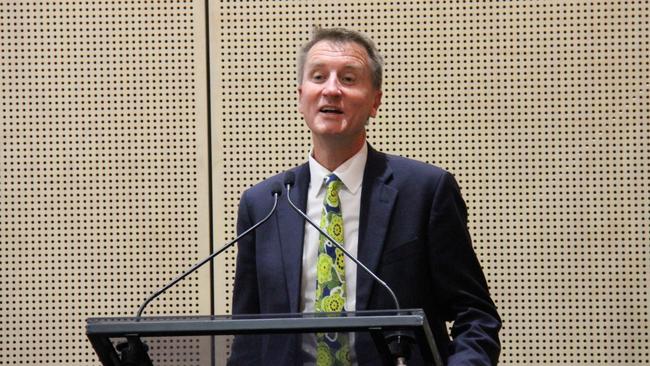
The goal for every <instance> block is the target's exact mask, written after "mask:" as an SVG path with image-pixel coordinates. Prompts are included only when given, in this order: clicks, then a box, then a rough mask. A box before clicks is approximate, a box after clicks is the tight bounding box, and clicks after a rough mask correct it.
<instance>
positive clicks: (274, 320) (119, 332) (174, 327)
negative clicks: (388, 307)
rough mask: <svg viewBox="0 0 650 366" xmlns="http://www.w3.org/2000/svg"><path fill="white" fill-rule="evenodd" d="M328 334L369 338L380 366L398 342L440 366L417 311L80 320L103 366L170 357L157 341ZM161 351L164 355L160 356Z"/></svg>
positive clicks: (141, 364)
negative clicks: (151, 344) (157, 344)
mask: <svg viewBox="0 0 650 366" xmlns="http://www.w3.org/2000/svg"><path fill="white" fill-rule="evenodd" d="M330 332H351V334H355V335H357V336H358V339H360V338H361V337H367V336H369V337H370V338H371V339H372V342H369V344H370V346H371V347H375V348H374V349H372V350H371V351H372V352H376V353H377V354H379V355H380V358H381V359H382V361H383V363H384V364H385V365H394V364H395V361H394V360H393V353H394V352H395V349H394V347H395V344H396V342H397V341H399V342H400V344H404V343H407V342H408V343H410V347H409V348H410V353H411V354H413V356H414V357H416V358H418V359H422V360H424V361H425V363H426V364H430V365H436V366H442V361H441V359H440V355H439V353H438V350H437V348H436V343H435V342H434V340H433V336H432V333H431V329H430V328H429V324H428V323H427V319H426V316H425V314H424V312H423V311H422V310H421V309H408V310H399V311H384V310H377V311H375V310H373V311H357V312H347V313H337V314H328V313H300V314H267V315H251V316H172V317H139V318H129V317H125V318H89V319H88V320H87V321H86V335H87V336H88V338H89V339H90V342H91V343H92V345H93V348H94V349H95V352H96V353H97V356H98V357H99V360H100V361H101V363H102V365H104V366H150V365H152V366H158V363H157V359H158V358H161V357H162V358H169V357H172V358H173V354H171V353H173V352H174V351H175V349H176V348H165V349H164V351H161V350H155V349H151V347H149V344H150V343H155V342H156V340H157V339H160V338H164V339H169V338H172V339H178V340H180V339H183V338H184V337H185V338H188V337H189V338H191V337H195V338H196V337H197V336H204V338H206V337H207V338H210V337H214V336H224V335H231V336H234V337H235V338H237V337H251V336H253V337H254V336H273V337H276V336H307V335H310V334H315V333H330ZM352 339H355V337H352ZM188 347H190V346H188ZM154 348H155V347H154ZM181 348H182V347H181ZM362 351H363V350H362ZM161 352H162V353H164V355H162V356H161V355H160V353H161ZM217 359H224V357H223V356H219V355H217V356H216V357H215V356H214V355H212V356H211V357H208V358H207V360H208V361H205V360H204V361H201V362H200V364H201V365H218V364H219V363H218V362H217V361H216V360H217ZM165 364H167V363H165Z"/></svg>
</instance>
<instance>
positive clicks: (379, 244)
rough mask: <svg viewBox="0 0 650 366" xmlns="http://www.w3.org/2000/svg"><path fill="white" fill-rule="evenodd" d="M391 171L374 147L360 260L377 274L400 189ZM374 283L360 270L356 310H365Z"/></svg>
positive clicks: (365, 196)
mask: <svg viewBox="0 0 650 366" xmlns="http://www.w3.org/2000/svg"><path fill="white" fill-rule="evenodd" d="M391 177H392V171H391V169H390V167H389V166H388V162H387V161H386V156H385V155H384V154H382V153H379V152H377V151H376V150H374V149H373V148H372V147H369V148H368V160H367V162H366V169H365V172H364V176H363V190H362V192H361V212H360V216H359V249H358V250H359V253H358V255H359V260H360V261H361V263H363V264H365V265H366V267H368V268H369V269H370V270H371V271H372V272H374V273H375V274H376V271H377V267H378V265H379V260H380V259H381V254H382V251H383V248H384V240H385V238H386V232H387V230H388V226H389V223H390V218H391V213H392V210H393V206H394V204H395V199H396V198H397V190H396V189H395V188H393V187H391V186H389V185H388V182H389V181H390V179H391ZM374 284H375V280H374V279H373V278H372V277H370V275H368V274H367V273H366V272H365V271H363V269H360V268H357V304H356V309H357V310H366V308H367V306H368V300H369V299H370V293H371V291H372V288H373V285H374Z"/></svg>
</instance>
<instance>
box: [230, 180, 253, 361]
mask: <svg viewBox="0 0 650 366" xmlns="http://www.w3.org/2000/svg"><path fill="white" fill-rule="evenodd" d="M249 212H250V211H249V209H248V202H247V195H246V192H244V194H243V195H242V198H241V200H240V201H239V212H238V215H237V234H240V233H242V232H244V231H245V230H247V229H248V228H249V227H251V226H252V225H253V220H252V219H251V217H250V214H249ZM258 294H259V291H258V288H257V270H256V259H255V232H252V233H250V234H249V235H247V236H246V237H244V238H242V239H241V240H239V242H237V266H236V267H235V286H234V290H233V302H232V314H233V315H242V314H259V312H260V306H259V298H258V296H259V295H258ZM260 347H261V345H260V339H259V337H258V336H255V335H240V336H236V337H235V339H234V341H233V345H232V351H231V353H230V358H229V359H228V365H229V366H238V365H256V364H261V362H260Z"/></svg>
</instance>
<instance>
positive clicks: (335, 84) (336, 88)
mask: <svg viewBox="0 0 650 366" xmlns="http://www.w3.org/2000/svg"><path fill="white" fill-rule="evenodd" d="M323 95H325V96H330V97H336V96H340V95H341V84H340V83H339V80H338V78H337V77H336V75H332V76H330V77H329V78H328V79H327V81H326V82H325V85H323Z"/></svg>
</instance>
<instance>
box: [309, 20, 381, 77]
mask: <svg viewBox="0 0 650 366" xmlns="http://www.w3.org/2000/svg"><path fill="white" fill-rule="evenodd" d="M320 41H330V42H334V43H356V44H358V45H360V46H362V47H363V48H364V49H365V50H366V52H367V53H368V61H369V64H370V69H371V72H372V86H373V87H375V89H381V79H382V73H383V68H384V58H383V57H381V54H379V51H377V47H376V46H375V43H374V42H373V41H372V40H371V39H370V38H368V37H366V36H365V35H363V34H361V33H359V32H357V31H353V30H349V29H345V28H316V29H315V30H314V34H313V35H312V37H311V40H310V41H309V42H307V43H306V44H305V45H303V46H302V48H301V49H300V53H299V55H298V85H302V77H303V75H302V74H303V72H304V70H305V62H306V60H307V54H308V53H309V50H311V48H312V47H313V46H314V45H315V44H316V43H318V42H320Z"/></svg>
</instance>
